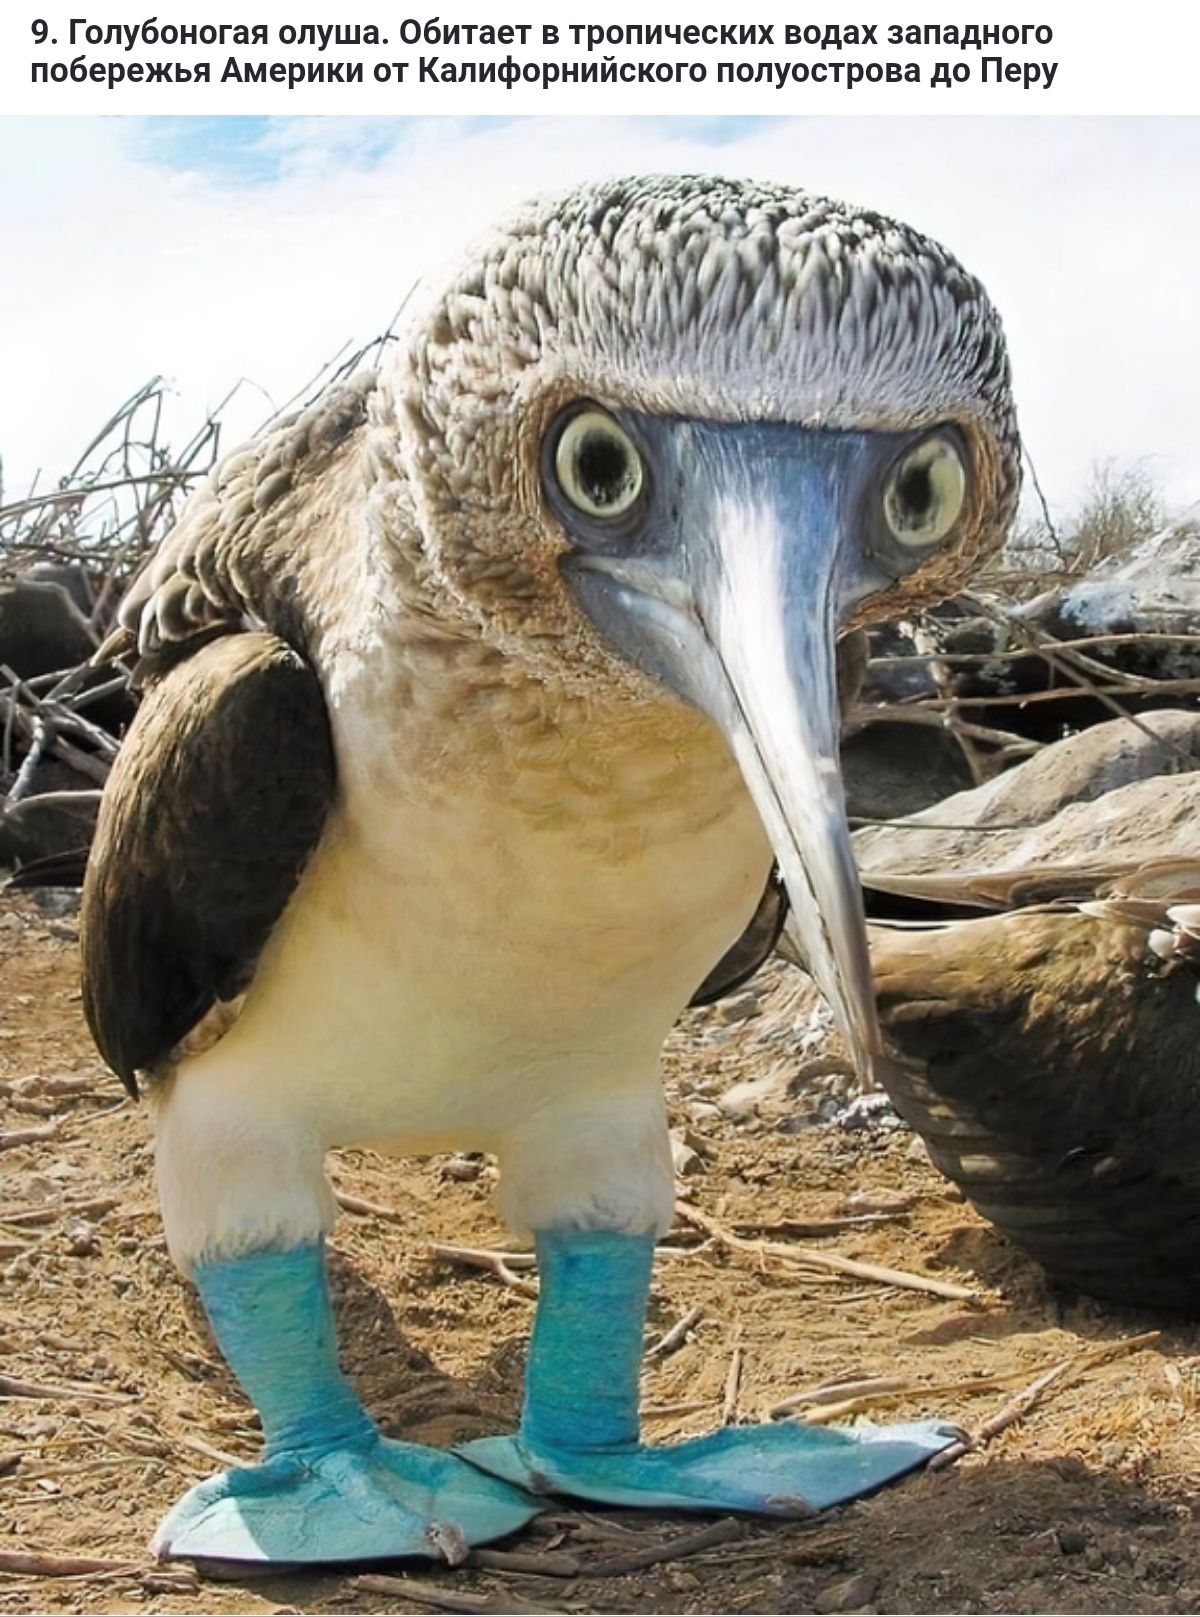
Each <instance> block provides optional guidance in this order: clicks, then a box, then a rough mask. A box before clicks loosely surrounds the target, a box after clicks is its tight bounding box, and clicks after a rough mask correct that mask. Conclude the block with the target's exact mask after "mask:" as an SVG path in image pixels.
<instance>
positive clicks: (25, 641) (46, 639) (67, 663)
mask: <svg viewBox="0 0 1200 1617" xmlns="http://www.w3.org/2000/svg"><path fill="white" fill-rule="evenodd" d="M95 649H96V640H95V636H94V635H93V634H92V631H91V628H90V626H89V624H88V621H87V619H86V618H85V617H84V615H83V613H82V612H81V611H80V610H79V608H78V607H77V606H76V605H75V602H74V601H73V600H72V599H71V597H70V596H69V595H68V594H67V592H66V590H65V589H63V587H62V585H61V584H43V583H38V582H36V581H34V580H30V579H29V578H28V577H25V578H18V579H15V580H11V581H9V582H6V583H0V662H2V663H7V665H8V666H9V667H10V668H11V669H12V670H13V672H14V673H17V674H19V675H20V676H21V678H22V679H35V678H36V677H37V675H38V674H52V673H54V672H56V671H57V670H58V669H60V668H75V667H77V666H78V665H79V664H80V663H83V662H86V661H87V660H88V658H89V657H90V656H91V655H92V652H93V651H95Z"/></svg>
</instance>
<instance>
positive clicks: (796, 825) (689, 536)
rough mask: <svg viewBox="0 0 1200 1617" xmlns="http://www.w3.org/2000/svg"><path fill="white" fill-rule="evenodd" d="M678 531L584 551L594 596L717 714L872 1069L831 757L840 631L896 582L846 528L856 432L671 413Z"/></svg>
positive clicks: (860, 926) (801, 924) (846, 843)
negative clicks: (621, 547)
mask: <svg viewBox="0 0 1200 1617" xmlns="http://www.w3.org/2000/svg"><path fill="white" fill-rule="evenodd" d="M670 431H671V432H672V434H673V447H674V449H675V452H676V454H677V455H678V458H679V461H680V463H681V464H686V468H687V475H686V480H685V483H684V485H683V486H685V487H686V488H687V490H688V493H687V495H686V498H685V500H684V501H683V503H682V504H681V503H680V502H679V501H676V505H675V509H676V511H677V512H678V519H679V520H678V525H677V526H676V525H675V524H674V523H672V524H671V526H672V527H673V528H674V535H673V538H672V537H671V536H670V535H668V533H667V532H666V531H664V530H663V529H662V528H660V529H659V530H658V531H657V533H656V534H653V535H652V536H651V539H652V542H651V543H650V544H649V545H648V546H646V547H644V548H643V547H639V554H638V555H637V556H636V557H634V556H628V555H627V556H620V557H618V556H612V555H597V554H595V553H588V554H586V555H583V556H580V555H578V554H576V556H574V557H573V558H572V561H571V564H569V565H568V567H567V572H568V576H570V577H571V579H572V582H573V584H574V587H575V589H576V592H577V594H578V595H579V598H580V600H581V602H582V604H583V605H584V607H585V609H586V610H587V611H588V612H589V613H590V615H591V616H592V617H593V619H594V620H595V621H596V623H597V625H598V626H599V627H600V629H601V630H602V631H603V632H604V633H605V634H606V635H607V636H608V637H609V638H610V639H611V640H613V641H614V642H616V644H617V645H618V646H619V647H620V648H621V649H622V650H623V651H624V652H625V654H626V655H627V656H629V657H630V658H631V660H633V661H634V662H636V663H638V665H639V666H641V667H643V668H645V669H647V670H648V671H649V672H651V673H654V674H656V675H657V676H658V677H659V678H660V679H662V680H663V681H664V683H666V684H667V685H669V686H670V687H671V688H672V689H674V690H675V691H677V692H678V693H679V694H681V695H683V696H685V697H686V698H687V699H688V700H690V701H692V702H693V703H695V704H696V705H697V706H699V707H701V708H703V709H704V710H705V711H706V712H707V713H708V714H709V715H710V716H711V717H712V718H713V719H714V720H715V721H716V723H717V724H718V725H719V726H720V728H721V730H722V731H723V732H724V734H725V736H726V739H727V740H728V742H729V745H730V748H731V750H732V752H733V754H734V757H735V758H736V760H737V762H738V765H739V767H740V769H741V771H742V775H743V777H744V779H745V782H746V785H747V787H748V789H749V791H750V793H751V796H752V797H753V799H754V802H755V805H756V807H757V809H758V812H759V815H760V817H761V819H762V822H763V826H764V828H765V830H766V832H767V836H768V837H769V839H770V841H771V844H772V847H773V848H774V850H775V855H776V858H777V859H778V862H779V866H780V869H781V871H782V874H783V878H784V881H785V883H786V885H787V889H788V896H789V898H790V899H791V903H792V910H793V915H794V918H795V929H796V931H797V932H798V933H799V942H800V944H801V947H802V950H803V953H804V957H805V959H806V960H807V961H808V964H809V967H810V970H811V971H812V973H813V976H814V977H815V978H816V980H817V983H818V985H819V987H820V988H821V990H822V992H823V993H824V995H825V997H826V998H827V999H828V1001H829V1003H830V1005H831V1006H832V1008H833V1010H834V1013H835V1015H836V1017H837V1020H838V1023H839V1025H840V1027H841V1030H842V1032H843V1034H844V1036H845V1038H846V1039H847V1041H848V1043H849V1045H850V1048H851V1051H852V1054H853V1057H854V1060H855V1064H856V1066H857V1067H858V1070H859V1073H860V1075H861V1076H862V1078H863V1079H864V1080H866V1081H870V1080H871V1078H872V1076H873V1072H874V1068H875V1064H876V1059H877V1057H878V1056H879V1054H880V1052H881V1043H880V1033H879V1024H878V1021H877V1018H876V1014H875V996H874V989H873V984H872V978H871V968H870V959H869V956H868V952H867V932H866V920H865V917H864V913H863V906H862V893H861V887H860V884H859V879H858V872H857V869H856V867H855V864H854V859H853V855H852V853H851V846H850V831H849V826H848V824H847V821H846V810H845V802H844V798H843V794H842V779H841V768H840V764H839V758H838V742H839V715H838V700H837V676H836V640H837V634H838V629H839V627H840V625H841V624H842V623H843V622H844V621H845V618H846V617H847V616H848V615H849V613H850V612H851V611H852V610H853V607H854V606H855V605H856V604H857V602H858V601H859V600H861V599H862V597H863V596H864V595H866V594H869V593H871V591H873V590H875V589H878V588H880V587H881V586H882V585H883V584H884V583H885V582H886V580H885V578H883V577H882V576H881V575H879V573H878V572H877V571H876V570H875V569H873V568H872V567H871V565H870V563H869V560H868V559H866V557H867V553H866V551H865V547H863V546H861V545H860V544H859V543H858V542H857V540H856V536H855V535H854V534H853V533H852V531H850V530H851V525H850V524H849V523H848V521H847V507H848V506H849V505H850V504H851V503H852V502H851V501H850V499H849V490H850V489H851V488H852V487H853V486H854V484H855V482H856V481H857V480H856V479H855V477H854V472H855V471H856V469H857V468H858V466H859V464H860V463H861V461H862V459H863V457H864V456H865V455H866V454H867V453H868V440H867V439H866V438H865V436H864V435H859V434H849V433H841V434H833V433H819V432H809V433H805V432H802V431H799V430H798V429H796V428H790V427H777V426H773V425H741V426H728V427H726V426H720V425H714V424H702V423H686V424H685V423H672V424H671V427H670Z"/></svg>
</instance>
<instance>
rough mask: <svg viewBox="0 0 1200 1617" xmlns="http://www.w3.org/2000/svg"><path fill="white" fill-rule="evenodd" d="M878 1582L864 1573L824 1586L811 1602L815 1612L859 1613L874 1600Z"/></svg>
mask: <svg viewBox="0 0 1200 1617" xmlns="http://www.w3.org/2000/svg"><path fill="white" fill-rule="evenodd" d="M877 1588H878V1580H877V1579H875V1578H872V1577H870V1576H869V1575H868V1574H867V1573H865V1572H858V1573H856V1574H855V1575H854V1576H853V1577H851V1578H839V1579H838V1581H837V1582H836V1583H829V1584H826V1586H825V1587H824V1589H821V1590H819V1591H818V1592H817V1595H816V1597H815V1598H814V1600H813V1610H814V1611H815V1612H833V1611H859V1610H861V1608H862V1607H863V1606H867V1605H869V1604H870V1603H871V1601H872V1600H873V1599H874V1598H875V1591H876V1589H877Z"/></svg>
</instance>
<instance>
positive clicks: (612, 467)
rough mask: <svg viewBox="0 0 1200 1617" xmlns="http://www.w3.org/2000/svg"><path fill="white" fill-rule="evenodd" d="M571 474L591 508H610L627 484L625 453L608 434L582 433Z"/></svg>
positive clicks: (618, 443)
mask: <svg viewBox="0 0 1200 1617" xmlns="http://www.w3.org/2000/svg"><path fill="white" fill-rule="evenodd" d="M575 472H576V475H577V477H578V478H579V487H580V489H581V490H582V491H583V493H584V494H586V495H587V497H588V499H589V500H590V501H591V502H592V504H593V505H601V506H603V505H612V504H613V503H614V502H615V501H616V500H617V499H618V498H619V497H620V495H621V494H622V493H623V492H624V490H625V488H626V485H627V484H628V482H629V452H628V450H627V449H626V448H625V445H624V444H623V443H622V442H621V441H620V439H619V438H614V437H613V436H612V435H611V434H610V433H607V432H588V433H585V434H584V437H583V442H582V443H581V444H580V445H579V449H578V450H577V452H576V456H575Z"/></svg>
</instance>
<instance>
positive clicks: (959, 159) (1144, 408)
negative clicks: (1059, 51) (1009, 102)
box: [0, 117, 1200, 510]
mask: <svg viewBox="0 0 1200 1617" xmlns="http://www.w3.org/2000/svg"><path fill="white" fill-rule="evenodd" d="M639 169H640V170H665V171H692V172H695V171H705V170H708V171H723V172H726V173H733V174H748V175H756V176H764V177H772V178H781V179H786V180H789V181H790V182H792V183H795V184H798V185H804V186H807V187H808V188H809V189H811V190H814V191H818V192H825V193H828V194H833V195H841V196H844V197H847V198H849V199H851V200H853V201H855V202H859V203H862V204H864V205H867V206H870V207H875V208H878V209H880V210H881V211H883V212H889V213H895V214H898V215H900V216H901V217H904V218H907V219H909V220H910V221H911V222H912V223H913V224H915V225H917V226H918V227H920V228H921V229H924V230H927V231H928V232H929V233H930V234H932V235H934V236H937V237H940V238H941V239H942V240H944V241H945V242H946V243H947V244H948V245H949V246H950V247H951V248H953V250H954V251H955V252H956V253H958V255H959V256H960V257H961V258H962V259H963V260H964V262H965V263H967V264H968V265H969V267H970V268H971V269H973V270H974V271H975V272H976V273H977V274H979V275H980V276H981V277H982V278H983V280H984V281H985V282H986V283H987V285H988V287H989V290H990V291H991V293H992V295H993V298H994V299H995V301H996V303H997V305H998V306H999V308H1000V310H1001V313H1002V315H1003V316H1004V319H1005V324H1006V327H1007V330H1008V334H1009V340H1010V346H1011V349H1012V353H1013V360H1014V368H1015V373H1016V386H1017V397H1018V403H1019V406H1020V410H1021V418H1022V424H1023V428H1024V432H1025V436H1026V440H1027V442H1028V444H1029V445H1030V447H1031V450H1032V453H1033V456H1034V459H1035V461H1036V464H1037V466H1038V470H1039V472H1040V475H1041V478H1042V482H1043V484H1044V485H1045V487H1046V489H1047V492H1048V494H1049V496H1050V499H1051V501H1052V503H1053V504H1054V505H1055V506H1056V507H1058V508H1059V509H1060V510H1062V509H1064V508H1066V507H1069V506H1070V505H1071V504H1072V503H1074V502H1075V501H1076V500H1077V499H1078V497H1079V495H1080V493H1081V491H1082V489H1083V487H1084V486H1085V484H1086V482H1087V478H1088V475H1089V470H1090V468H1091V466H1092V464H1093V462H1095V461H1102V460H1116V461H1118V462H1130V461H1135V460H1145V461H1146V462H1147V463H1148V464H1149V466H1150V468H1151V469H1152V471H1153V472H1154V473H1155V475H1156V476H1158V477H1159V478H1160V480H1161V481H1162V482H1163V483H1164V485H1165V486H1166V488H1167V491H1168V493H1169V495H1170V497H1171V498H1172V499H1173V500H1174V501H1175V502H1176V503H1183V502H1188V501H1195V500H1198V499H1200V432H1198V431H1197V425H1198V423H1200V314H1198V313H1197V307H1196V304H1197V299H1196V290H1195V288H1196V271H1195V265H1196V263H1197V262H1198V261H1200V239H1198V238H1200V223H1198V222H1197V217H1196V216H1197V213H1198V211H1200V210H1197V207H1196V198H1197V196H1198V195H1200V119H1176V120H1168V119H1153V118H1150V119H1133V118H1131V119H1090V120H1084V119H1070V118H1044V119H1032V118H1031V119H1019V118H1014V119H988V118H973V119H963V120H959V119H948V118H920V117H914V118H906V119H873V118H861V117H851V118H837V119H831V118H811V119H783V118H755V119H703V118H687V119H666V118H610V119H585V118H562V119H554V120H551V119H542V118H525V119H505V118H491V119H465V120H464V119H445V118H439V119H416V120H405V119H385V118H361V119H360V118H299V119H289V118H284V119H260V118H196V119H190V118H158V119H135V118H103V119H42V118H38V119H33V118H30V119H15V118H14V119H0V207H2V208H3V215H2V217H3V218H4V221H5V237H6V251H5V252H4V253H3V254H0V354H2V355H3V361H4V369H5V373H6V385H5V387H3V388H0V453H2V454H3V456H4V461H5V468H6V485H7V492H8V494H9V496H10V497H11V496H13V495H15V494H16V493H18V492H20V490H21V489H22V487H23V486H24V484H25V483H26V482H27V480H28V478H29V477H30V476H31V475H32V473H33V471H34V470H35V469H36V468H37V467H42V468H43V469H44V472H45V473H46V474H47V475H50V476H54V475H56V474H57V473H58V472H59V471H60V470H61V469H62V468H63V467H64V466H65V465H66V464H67V463H68V462H69V461H70V460H71V459H73V457H74V454H75V452H76V451H77V449H78V448H79V447H80V446H81V444H82V443H83V442H85V441H86V439H87V437H88V436H89V435H90V433H91V432H92V430H93V429H94V428H95V426H96V425H97V423H98V422H100V421H102V420H103V419H104V418H105V417H106V416H107V414H108V413H109V412H110V410H111V409H112V408H113V406H114V405H115V404H116V403H118V402H119V401H120V400H121V399H123V398H124V397H126V396H127V395H128V394H129V393H130V392H131V391H132V390H133V389H134V387H136V386H137V385H138V384H139V383H140V382H142V381H144V380H145V379H146V378H147V377H148V376H150V375H151V374H155V373H162V374H165V375H166V376H168V377H169V378H170V379H171V380H172V382H173V384H174V387H175V389H176V393H177V397H176V399H175V401H174V417H175V424H176V427H177V430H178V433H179V435H180V436H184V435H186V434H187V433H189V432H190V431H191V429H192V427H193V426H194V425H195V424H196V422H197V420H198V418H199V417H200V415H201V414H202V412H203V411H204V410H205V409H206V408H207V407H208V406H209V405H210V404H213V403H215V402H216V401H217V400H219V399H220V398H222V397H223V396H224V395H225V394H226V393H227V392H228V390H229V388H230V386H231V385H233V384H234V383H235V382H236V381H237V380H238V379H239V378H240V377H246V378H249V379H250V380H251V381H252V382H253V383H254V387H253V388H247V389H245V390H244V392H243V396H241V397H240V399H239V402H238V403H237V404H236V405H235V409H234V412H233V419H232V420H231V422H230V429H229V436H230V438H236V437H237V436H238V435H240V434H241V433H242V432H244V431H247V430H250V429H251V428H253V427H254V426H256V425H257V424H258V422H259V420H261V418H262V416H263V415H264V414H265V412H266V410H267V408H268V404H267V401H268V399H270V400H282V399H286V398H287V397H289V396H290V394H291V393H292V392H293V391H294V389H295V388H297V387H298V386H300V385H302V384H303V383H304V382H305V381H306V379H307V378H309V377H310V376H311V375H312V374H313V373H314V371H315V370H316V369H317V368H318V366H319V365H320V363H321V362H322V360H324V359H326V358H328V357H329V355H331V354H332V353H334V352H335V351H337V350H338V349H339V348H340V347H341V345H342V344H343V342H345V341H347V340H351V341H356V340H357V341H362V340H366V339H369V338H370V337H371V336H373V335H374V334H375V333H376V332H378V331H379V330H380V329H382V328H383V327H384V326H385V325H386V323H387V321H388V320H389V319H390V317H391V315H392V313H393V311H394V310H395V308H396V306H397V305H398V304H399V303H400V301H401V299H402V298H403V296H404V294H405V293H406V292H407V291H408V290H409V289H410V287H411V286H412V285H413V283H414V282H415V281H417V280H420V279H423V278H427V277H429V276H431V275H436V274H437V272H438V268H439V266H440V265H441V264H442V263H443V261H444V260H445V258H446V257H447V256H448V255H453V254H456V253H457V252H458V251H459V250H460V249H461V247H462V246H463V245H464V244H465V243H466V242H467V241H469V240H470V238H471V237H472V236H474V235H476V234H478V233H479V232H480V231H481V230H483V229H484V228H486V226H487V225H488V223H489V222H490V221H491V219H492V218H494V217H495V215H496V214H497V213H498V212H501V211H503V210H504V209H506V208H507V207H509V206H510V205H512V204H514V203H516V202H518V201H519V200H521V199H522V198H523V197H525V196H527V195H529V194H531V193H536V192H539V191H546V190H554V189H561V188H563V187H565V186H567V185H569V184H571V183H573V182H574V181H577V180H579V179H582V178H585V177H594V176H597V175H603V174H613V173H618V172H633V171H636V170H639ZM13 245H15V248H16V250H15V251H14V250H13Z"/></svg>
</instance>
